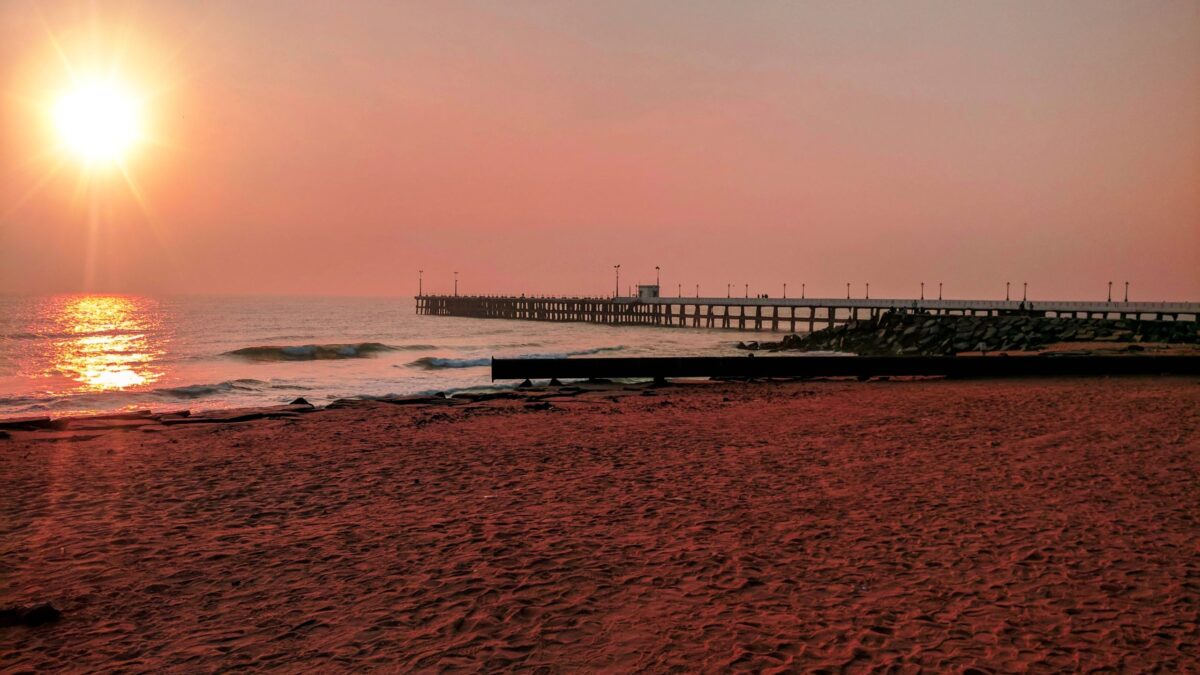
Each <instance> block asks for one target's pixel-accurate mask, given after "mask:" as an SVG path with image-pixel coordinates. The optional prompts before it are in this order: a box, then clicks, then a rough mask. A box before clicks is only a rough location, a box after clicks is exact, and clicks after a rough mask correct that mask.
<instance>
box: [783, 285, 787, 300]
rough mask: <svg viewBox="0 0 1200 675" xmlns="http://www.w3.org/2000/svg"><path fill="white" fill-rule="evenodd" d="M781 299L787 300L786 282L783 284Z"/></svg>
mask: <svg viewBox="0 0 1200 675" xmlns="http://www.w3.org/2000/svg"><path fill="white" fill-rule="evenodd" d="M783 299H784V300H787V284H784V285H783Z"/></svg>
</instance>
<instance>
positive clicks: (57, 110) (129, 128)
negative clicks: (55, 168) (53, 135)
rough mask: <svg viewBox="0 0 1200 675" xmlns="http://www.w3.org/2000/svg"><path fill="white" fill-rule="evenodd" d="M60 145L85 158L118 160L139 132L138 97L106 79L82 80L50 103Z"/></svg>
mask: <svg viewBox="0 0 1200 675" xmlns="http://www.w3.org/2000/svg"><path fill="white" fill-rule="evenodd" d="M54 124H55V127H56V128H57V129H58V134H59V136H60V138H61V140H62V143H63V145H64V146H65V147H66V148H67V149H68V150H69V151H70V152H71V153H72V154H74V155H76V156H77V157H79V158H80V159H82V160H84V161H85V162H88V163H89V164H91V163H97V162H120V161H121V160H122V159H123V158H124V156H125V154H126V153H127V152H128V151H129V149H130V148H131V147H132V146H133V144H134V143H135V142H136V141H137V139H138V136H139V133H140V128H139V127H140V120H139V110H138V101H137V99H136V98H135V97H134V96H132V95H131V94H130V93H129V92H128V91H126V90H124V89H123V88H121V87H120V86H117V85H115V84H112V83H108V82H91V83H84V84H80V85H79V86H77V87H76V88H75V89H72V90H70V91H68V92H66V93H64V94H63V95H62V96H61V97H60V98H59V99H58V102H57V103H56V104H55V106H54Z"/></svg>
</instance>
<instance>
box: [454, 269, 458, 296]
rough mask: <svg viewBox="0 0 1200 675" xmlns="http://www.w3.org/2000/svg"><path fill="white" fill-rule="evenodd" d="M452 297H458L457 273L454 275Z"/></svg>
mask: <svg viewBox="0 0 1200 675" xmlns="http://www.w3.org/2000/svg"><path fill="white" fill-rule="evenodd" d="M454 297H456V298H457V297H458V272H455V273H454Z"/></svg>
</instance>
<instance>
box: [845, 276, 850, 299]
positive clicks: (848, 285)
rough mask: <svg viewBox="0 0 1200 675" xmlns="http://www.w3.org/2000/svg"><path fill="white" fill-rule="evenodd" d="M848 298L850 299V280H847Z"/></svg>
mask: <svg viewBox="0 0 1200 675" xmlns="http://www.w3.org/2000/svg"><path fill="white" fill-rule="evenodd" d="M846 299H847V300H849V299H850V282H849V281H847V282H846Z"/></svg>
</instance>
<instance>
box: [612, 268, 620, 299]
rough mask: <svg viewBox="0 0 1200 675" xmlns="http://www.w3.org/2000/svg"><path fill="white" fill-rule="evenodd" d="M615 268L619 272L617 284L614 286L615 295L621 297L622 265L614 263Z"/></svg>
mask: <svg viewBox="0 0 1200 675" xmlns="http://www.w3.org/2000/svg"><path fill="white" fill-rule="evenodd" d="M613 269H614V270H616V272H617V281H616V285H615V286H613V297H614V298H619V297H621V266H620V265H613Z"/></svg>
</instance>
